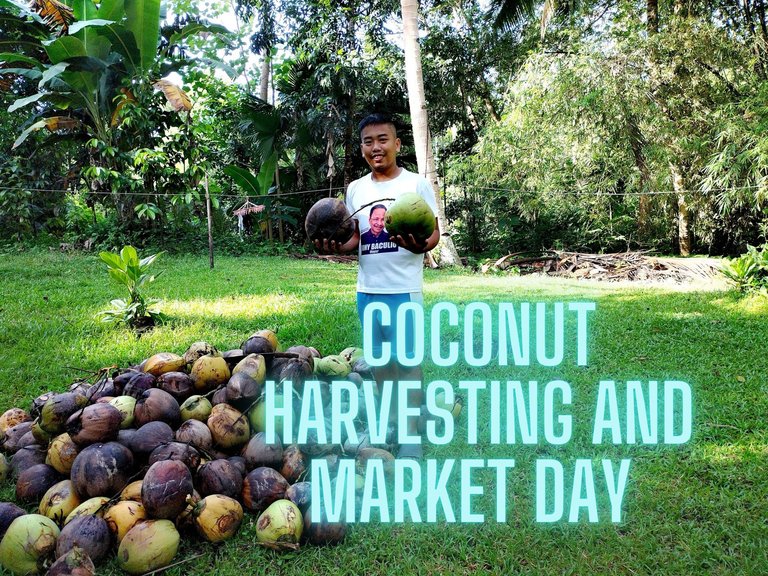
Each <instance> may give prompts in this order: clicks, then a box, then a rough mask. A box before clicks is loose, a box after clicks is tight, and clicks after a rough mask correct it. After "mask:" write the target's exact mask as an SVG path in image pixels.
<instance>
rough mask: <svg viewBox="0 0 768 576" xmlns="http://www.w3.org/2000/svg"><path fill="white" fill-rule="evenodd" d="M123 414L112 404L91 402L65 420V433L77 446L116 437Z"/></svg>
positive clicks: (107, 440)
mask: <svg viewBox="0 0 768 576" xmlns="http://www.w3.org/2000/svg"><path fill="white" fill-rule="evenodd" d="M122 421H123V414H122V412H120V410H118V409H117V408H115V407H114V406H112V404H98V403H97V404H91V405H89V406H86V407H85V408H83V409H82V410H79V411H77V412H75V413H74V414H72V416H70V417H69V419H68V420H67V434H69V437H70V438H71V439H72V442H74V443H75V444H77V445H78V446H87V445H88V444H93V443H94V442H109V441H110V440H115V439H117V433H118V432H119V431H120V424H121V423H122Z"/></svg>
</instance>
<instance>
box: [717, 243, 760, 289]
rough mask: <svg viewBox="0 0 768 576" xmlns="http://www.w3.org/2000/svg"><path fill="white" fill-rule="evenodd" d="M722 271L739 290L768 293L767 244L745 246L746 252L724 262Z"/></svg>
mask: <svg viewBox="0 0 768 576" xmlns="http://www.w3.org/2000/svg"><path fill="white" fill-rule="evenodd" d="M722 273H723V276H725V277H726V278H728V280H730V281H731V282H733V283H734V284H736V287H737V288H738V289H739V291H740V292H743V293H749V292H761V293H763V294H768V244H763V246H762V247H761V248H756V247H755V246H747V252H746V254H742V255H741V256H739V257H738V258H733V259H732V260H730V261H729V262H728V263H726V264H725V266H723V269H722Z"/></svg>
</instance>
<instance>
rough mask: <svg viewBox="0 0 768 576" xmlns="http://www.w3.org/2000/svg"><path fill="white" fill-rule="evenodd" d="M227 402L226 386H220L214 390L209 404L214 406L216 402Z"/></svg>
mask: <svg viewBox="0 0 768 576" xmlns="http://www.w3.org/2000/svg"><path fill="white" fill-rule="evenodd" d="M226 403H227V388H226V386H222V387H220V388H219V389H218V390H216V392H214V393H213V396H211V405H213V406H216V405H217V404H226Z"/></svg>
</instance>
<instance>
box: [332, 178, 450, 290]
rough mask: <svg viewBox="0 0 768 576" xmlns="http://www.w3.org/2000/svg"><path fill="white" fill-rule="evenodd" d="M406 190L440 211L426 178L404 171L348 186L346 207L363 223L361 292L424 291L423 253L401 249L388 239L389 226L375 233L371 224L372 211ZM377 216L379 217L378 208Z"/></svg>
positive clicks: (361, 238) (361, 232)
mask: <svg viewBox="0 0 768 576" xmlns="http://www.w3.org/2000/svg"><path fill="white" fill-rule="evenodd" d="M406 192H415V193H416V194H418V195H419V196H421V197H422V198H424V200H425V201H426V203H427V204H428V205H429V207H430V208H432V211H433V212H434V213H435V214H437V206H436V205H435V197H434V193H433V192H432V187H431V186H430V184H429V182H427V181H426V180H425V179H424V178H423V177H421V176H419V175H418V174H414V173H413V172H408V171H407V170H402V171H401V172H400V174H399V175H398V176H397V178H394V179H392V180H387V181H385V182H376V181H374V180H373V179H372V178H371V175H370V174H368V175H366V176H363V177H362V178H360V179H358V180H355V181H354V182H352V183H351V184H350V185H349V188H347V198H346V203H347V209H348V210H349V212H350V214H352V213H354V212H357V210H358V209H360V207H361V206H365V205H366V204H370V206H367V207H366V208H363V209H362V210H360V212H358V213H357V214H355V216H354V217H355V219H356V220H357V222H358V224H359V226H360V246H359V248H358V255H359V256H360V270H359V272H358V275H357V290H358V292H367V293H370V294H402V293H406V292H419V291H421V285H422V277H423V261H424V255H423V254H414V253H413V252H411V251H410V250H406V249H405V248H400V247H399V246H398V245H397V244H395V243H394V242H392V241H391V240H390V239H389V233H388V232H387V231H386V229H384V230H382V231H380V232H379V234H378V235H377V234H375V233H374V231H373V229H372V226H371V217H372V215H371V211H372V209H375V208H377V206H379V205H383V206H384V207H385V208H388V207H389V206H390V205H391V204H392V202H394V201H395V200H396V199H397V198H399V197H400V196H401V195H402V194H405V193H406ZM374 216H377V217H380V216H381V210H380V209H379V210H378V211H377V212H376V214H375V215H374Z"/></svg>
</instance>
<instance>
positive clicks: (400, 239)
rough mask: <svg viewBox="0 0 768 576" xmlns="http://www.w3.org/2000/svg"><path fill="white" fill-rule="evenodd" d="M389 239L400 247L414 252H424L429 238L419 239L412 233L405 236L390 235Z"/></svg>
mask: <svg viewBox="0 0 768 576" xmlns="http://www.w3.org/2000/svg"><path fill="white" fill-rule="evenodd" d="M389 239H390V240H392V241H393V242H394V243H395V244H397V245H398V246H400V247H401V248H405V249H406V250H409V251H411V252H413V253H414V254H424V252H427V251H428V250H427V243H428V241H429V238H427V239H425V240H420V239H417V238H415V237H414V236H413V234H408V235H407V236H390V237H389Z"/></svg>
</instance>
